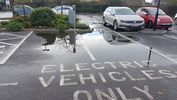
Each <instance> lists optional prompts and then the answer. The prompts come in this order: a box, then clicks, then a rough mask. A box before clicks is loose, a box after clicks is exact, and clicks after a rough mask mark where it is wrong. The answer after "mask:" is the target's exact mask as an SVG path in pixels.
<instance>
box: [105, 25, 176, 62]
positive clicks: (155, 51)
mask: <svg viewBox="0 0 177 100" xmlns="http://www.w3.org/2000/svg"><path fill="white" fill-rule="evenodd" d="M105 28H106V27H105ZM106 29H107V30H110V31H112V30H111V29H109V28H106ZM112 32H114V33H116V34H118V35H119V36H121V37H123V38H125V39H128V40H130V41H132V42H134V43H136V44H139V45H142V46H144V47H145V48H147V49H149V47H148V46H146V45H144V44H141V43H139V42H137V41H135V40H133V39H130V38H128V37H126V36H124V35H122V34H120V33H118V32H116V31H112ZM152 51H153V52H154V53H156V54H158V55H160V56H162V57H164V58H166V59H168V60H169V61H172V62H174V63H176V64H177V61H176V60H175V59H172V58H170V57H168V56H166V55H164V54H162V53H160V52H158V51H157V50H154V49H152Z"/></svg>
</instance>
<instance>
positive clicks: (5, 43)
mask: <svg viewBox="0 0 177 100" xmlns="http://www.w3.org/2000/svg"><path fill="white" fill-rule="evenodd" d="M0 44H5V45H10V46H14V45H15V44H12V43H6V42H0Z"/></svg>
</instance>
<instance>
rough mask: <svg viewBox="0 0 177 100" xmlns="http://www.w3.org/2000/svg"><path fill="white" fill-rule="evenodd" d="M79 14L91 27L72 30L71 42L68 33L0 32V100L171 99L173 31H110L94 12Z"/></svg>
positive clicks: (176, 78) (176, 77)
mask: <svg viewBox="0 0 177 100" xmlns="http://www.w3.org/2000/svg"><path fill="white" fill-rule="evenodd" d="M79 17H80V18H81V21H82V22H85V23H87V24H89V25H90V27H91V28H93V29H94V31H93V32H92V33H86V34H78V35H77V36H76V44H73V43H72V42H73V41H72V39H71V37H72V36H68V35H67V36H66V37H63V35H62V36H61V35H55V34H50V33H49V34H38V33H34V32H18V33H16V32H15V33H11V32H1V33H0V35H1V36H2V37H1V36H0V40H1V41H0V52H1V54H0V55H1V62H2V60H3V58H8V59H7V60H6V61H5V62H4V63H2V64H0V100H176V98H177V93H176V91H177V87H176V85H177V63H176V60H175V59H174V58H173V57H172V58H171V56H169V54H170V55H176V52H175V50H172V48H173V49H175V47H176V45H175V43H176V42H177V41H176V40H175V39H172V38H169V37H167V36H172V35H173V36H176V34H175V32H171V33H163V34H160V35H159V34H148V33H142V34H141V33H140V32H125V31H123V32H122V31H121V32H115V31H112V30H111V29H110V28H109V27H104V26H102V25H101V19H100V16H98V15H93V16H90V15H80V16H79ZM82 18H84V19H86V18H87V20H82ZM99 19H100V20H99ZM174 27H176V26H174ZM164 35H167V36H164ZM125 36H127V37H125ZM61 37H62V38H61ZM158 43H159V44H158ZM168 43H170V44H168ZM8 44H12V45H8ZM150 46H151V47H152V50H150V49H149V47H150ZM161 46H162V47H161ZM165 46H166V48H167V49H165ZM158 47H159V48H158ZM160 47H161V48H160ZM14 48H15V49H14ZM168 49H169V50H168ZM12 51H13V52H12ZM150 54H151V55H150ZM8 55H9V56H8ZM148 62H149V64H148Z"/></svg>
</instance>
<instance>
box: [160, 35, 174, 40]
mask: <svg viewBox="0 0 177 100" xmlns="http://www.w3.org/2000/svg"><path fill="white" fill-rule="evenodd" d="M163 36H165V37H168V38H171V39H175V40H177V37H174V36H168V35H163Z"/></svg>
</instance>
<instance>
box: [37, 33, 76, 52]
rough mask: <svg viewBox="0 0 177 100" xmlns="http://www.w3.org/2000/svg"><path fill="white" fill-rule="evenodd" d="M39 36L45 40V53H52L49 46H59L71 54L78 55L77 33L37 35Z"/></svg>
mask: <svg viewBox="0 0 177 100" xmlns="http://www.w3.org/2000/svg"><path fill="white" fill-rule="evenodd" d="M36 34H37V36H40V37H42V38H44V39H45V41H46V42H45V43H43V44H42V46H44V49H43V51H50V49H51V48H50V49H48V46H49V45H53V44H57V46H58V45H60V46H62V47H63V48H65V49H66V50H67V51H69V52H73V53H76V46H78V45H77V44H76V36H77V34H76V33H74V32H73V33H62V34H50V33H36Z"/></svg>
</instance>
